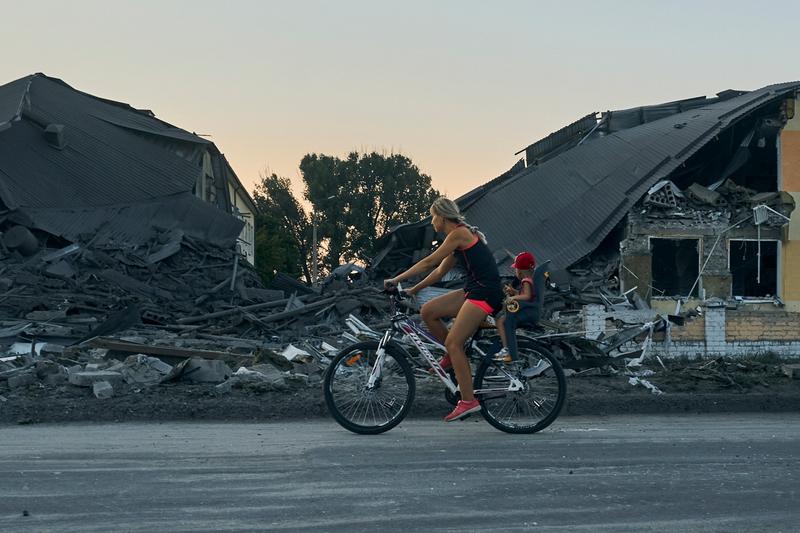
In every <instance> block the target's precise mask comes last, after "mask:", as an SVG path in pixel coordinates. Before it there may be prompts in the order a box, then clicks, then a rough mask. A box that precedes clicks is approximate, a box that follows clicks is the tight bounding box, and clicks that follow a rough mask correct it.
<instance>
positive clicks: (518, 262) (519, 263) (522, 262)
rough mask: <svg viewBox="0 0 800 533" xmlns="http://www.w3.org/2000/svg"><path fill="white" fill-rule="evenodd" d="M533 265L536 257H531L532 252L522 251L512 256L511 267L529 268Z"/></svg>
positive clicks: (518, 268)
mask: <svg viewBox="0 0 800 533" xmlns="http://www.w3.org/2000/svg"><path fill="white" fill-rule="evenodd" d="M535 265H536V259H534V258H533V254H532V253H530V252H522V253H521V254H517V257H515V258H514V263H513V264H512V265H511V268H516V269H517V270H530V269H532V268H533V267H534V266H535Z"/></svg>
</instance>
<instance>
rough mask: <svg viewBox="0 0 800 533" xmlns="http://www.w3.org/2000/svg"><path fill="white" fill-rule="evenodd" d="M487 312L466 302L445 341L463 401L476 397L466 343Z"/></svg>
mask: <svg viewBox="0 0 800 533" xmlns="http://www.w3.org/2000/svg"><path fill="white" fill-rule="evenodd" d="M487 314H488V313H486V311H484V310H483V309H481V308H480V307H478V306H477V305H474V304H471V303H470V302H465V303H464V305H462V306H461V310H460V311H459V312H458V315H457V316H456V320H455V322H453V327H451V328H450V332H449V333H448V334H447V339H446V340H445V343H444V345H445V348H446V349H447V353H448V354H450V361H451V362H452V364H453V370H454V371H455V373H456V379H457V380H458V387H459V389H460V390H461V399H462V400H464V401H467V402H469V401H472V400H474V399H475V395H474V393H473V390H472V370H471V368H470V366H469V360H467V354H466V353H464V343H465V342H467V338H469V336H470V335H472V334H473V333H475V331H476V330H477V329H478V326H479V325H480V324H481V322H483V320H484V319H485V318H486V315H487Z"/></svg>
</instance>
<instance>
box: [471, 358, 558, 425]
mask: <svg viewBox="0 0 800 533" xmlns="http://www.w3.org/2000/svg"><path fill="white" fill-rule="evenodd" d="M475 393H476V397H477V398H478V400H479V401H480V403H481V407H482V409H481V414H482V415H483V417H484V418H485V419H486V421H487V422H489V423H490V424H491V425H492V426H494V427H496V428H497V429H499V430H501V431H505V432H507V433H536V432H537V431H541V430H543V429H544V428H546V427H547V426H549V425H550V424H552V423H553V421H554V420H555V419H556V417H558V414H559V412H561V407H562V406H563V405H564V398H565V397H566V395H567V381H566V378H565V377H564V371H563V370H562V368H561V364H560V363H559V362H558V360H557V359H556V358H555V356H554V355H553V354H552V353H551V352H549V351H548V350H546V349H544V348H543V347H540V346H535V345H528V346H521V347H520V348H519V351H518V355H517V360H516V361H514V362H513V363H502V362H497V361H494V360H492V359H491V358H486V359H484V360H483V362H481V365H480V366H479V367H478V371H477V373H476V374H475Z"/></svg>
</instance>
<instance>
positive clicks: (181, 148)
mask: <svg viewBox="0 0 800 533" xmlns="http://www.w3.org/2000/svg"><path fill="white" fill-rule="evenodd" d="M0 203H1V204H2V205H0V209H2V211H3V216H4V222H5V226H6V227H5V228H4V229H5V230H6V231H8V230H11V229H12V228H13V227H15V225H16V226H21V227H24V228H27V229H30V230H36V231H42V232H45V233H47V234H49V235H53V236H55V237H60V238H62V239H64V240H66V241H70V242H77V241H80V240H82V239H85V238H86V236H91V238H92V239H93V242H94V244H105V243H107V242H125V243H126V244H127V245H131V246H136V245H144V244H145V243H147V242H149V241H150V240H151V239H152V237H153V235H154V234H156V233H158V232H169V231H175V230H180V231H182V232H184V233H185V234H186V235H187V236H190V237H192V238H195V239H198V240H201V241H204V242H208V243H211V244H213V245H216V246H221V247H230V246H233V245H234V244H238V245H239V249H240V252H241V253H242V254H243V255H244V256H245V257H246V258H247V260H248V261H249V262H250V263H251V264H252V262H253V260H254V257H255V250H254V242H255V231H254V227H253V223H254V215H255V205H254V203H253V200H252V199H251V198H250V196H249V194H248V193H247V191H246V190H245V189H244V187H243V186H242V184H241V183H240V181H239V179H238V178H237V177H236V174H235V173H234V172H233V170H232V169H231V167H230V165H229V164H228V162H227V160H226V159H225V157H224V156H223V155H222V154H221V153H220V151H219V150H218V149H217V147H216V146H215V145H214V143H212V142H210V141H208V140H206V139H203V138H202V137H199V136H197V135H194V134H192V133H189V132H187V131H185V130H182V129H180V128H176V127H174V126H172V125H170V124H167V123H166V122H163V121H161V120H159V119H157V118H156V117H155V115H154V114H153V113H152V112H150V111H146V110H137V109H134V108H132V107H131V106H129V105H127V104H124V103H120V102H114V101H111V100H106V99H103V98H98V97H95V96H92V95H89V94H86V93H83V92H80V91H77V90H75V89H73V88H72V87H70V86H69V85H67V84H66V83H64V82H63V81H61V80H58V79H55V78H50V77H48V76H45V75H44V74H33V75H31V76H27V77H25V78H21V79H19V80H16V81H13V82H11V83H8V84H6V85H3V86H0ZM15 231H19V232H21V233H24V232H23V231H22V230H15ZM19 238H20V239H21V240H28V241H30V237H29V236H27V235H21V236H20V237H19ZM11 242H12V243H13V242H16V240H15V239H11Z"/></svg>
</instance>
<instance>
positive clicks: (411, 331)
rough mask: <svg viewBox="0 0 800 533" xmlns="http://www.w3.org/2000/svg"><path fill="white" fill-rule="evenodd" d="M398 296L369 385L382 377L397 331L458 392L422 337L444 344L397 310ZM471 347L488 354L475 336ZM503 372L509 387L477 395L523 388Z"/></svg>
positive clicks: (479, 391) (483, 390)
mask: <svg viewBox="0 0 800 533" xmlns="http://www.w3.org/2000/svg"><path fill="white" fill-rule="evenodd" d="M395 298H396V296H394V295H392V296H391V303H392V305H391V311H392V318H391V322H392V324H391V327H390V328H389V329H387V330H386V332H385V333H384V334H383V336H382V337H381V339H380V341H378V349H377V350H376V359H375V365H374V366H373V367H372V371H371V372H370V376H369V379H368V381H367V387H368V388H373V387H374V386H375V383H376V382H377V381H378V379H379V378H380V373H381V368H382V367H383V361H384V359H385V358H386V346H387V345H388V344H389V342H391V341H392V339H393V338H394V335H395V334H396V333H402V334H405V335H406V336H407V337H408V338H409V339H410V340H411V343H412V344H413V345H414V347H415V348H416V349H417V350H419V353H421V354H422V356H423V357H424V358H425V360H426V361H427V363H428V365H430V367H431V368H433V370H434V372H435V373H436V376H437V377H438V378H439V380H440V381H441V382H442V383H443V384H444V386H445V387H447V388H448V389H449V390H450V392H451V393H453V394H455V393H456V392H458V385H456V384H455V383H454V382H453V380H452V379H450V376H449V375H448V374H447V372H446V371H445V370H444V368H442V366H441V365H440V364H439V361H438V359H437V358H436V357H435V356H434V355H433V353H431V351H430V349H428V346H426V344H425V342H423V340H422V337H425V338H426V339H427V340H428V341H429V342H430V343H432V344H433V345H434V346H436V347H437V348H439V349H441V350H442V351H444V350H445V347H444V345H443V344H442V343H441V342H439V341H438V340H437V339H435V338H434V337H432V336H431V335H430V334H429V333H428V332H427V331H425V330H424V329H422V328H421V327H420V326H419V325H418V324H417V323H416V322H414V321H413V320H411V319H410V318H408V317H407V316H406V315H405V314H403V313H398V312H396V311H395V309H396V304H395ZM470 343H471V348H472V349H474V350H477V351H478V353H480V354H481V356H483V357H486V354H485V353H484V352H483V351H482V350H481V349H480V348H478V347H477V346H475V336H473V337H472V339H471V340H470ZM503 372H504V373H505V374H506V376H507V377H508V378H509V379H510V384H509V386H508V387H505V388H492V389H479V390H475V391H474V393H475V394H476V395H481V394H487V393H490V392H509V391H511V392H513V391H518V390H521V389H522V388H523V385H522V382H521V381H519V379H517V378H516V377H514V376H513V375H511V374H509V373H508V372H506V371H505V370H504V369H503Z"/></svg>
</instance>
